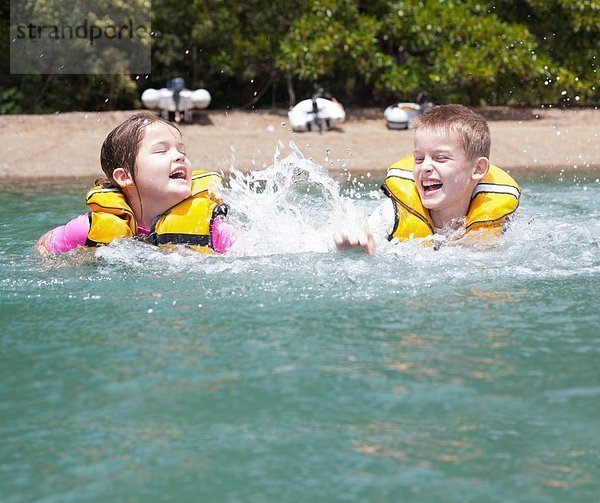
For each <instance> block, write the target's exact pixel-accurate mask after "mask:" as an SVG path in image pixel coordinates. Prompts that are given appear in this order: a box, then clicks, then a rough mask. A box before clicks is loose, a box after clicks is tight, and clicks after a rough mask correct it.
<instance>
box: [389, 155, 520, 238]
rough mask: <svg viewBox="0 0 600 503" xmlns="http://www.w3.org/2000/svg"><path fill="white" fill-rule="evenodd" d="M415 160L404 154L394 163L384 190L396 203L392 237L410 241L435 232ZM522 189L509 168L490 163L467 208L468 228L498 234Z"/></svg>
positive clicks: (517, 204) (517, 201) (466, 226)
mask: <svg viewBox="0 0 600 503" xmlns="http://www.w3.org/2000/svg"><path fill="white" fill-rule="evenodd" d="M413 166H414V159H413V157H412V156H408V157H405V158H404V159H401V160H399V161H398V162H396V163H394V164H392V165H391V166H390V167H389V169H388V172H387V176H386V179H385V184H384V186H383V187H382V189H383V190H384V192H385V193H386V194H387V195H388V196H389V197H390V198H391V199H392V202H393V203H394V212H395V223H394V229H393V231H392V234H391V235H390V237H389V239H390V240H391V239H393V238H398V239H400V240H401V241H407V240H409V239H412V238H424V237H427V236H430V235H431V234H433V233H434V225H433V221H432V220H431V216H430V215H429V210H428V209H427V208H425V207H424V206H423V204H422V203H421V198H420V197H419V193H418V192H417V186H416V184H415V179H414V176H413ZM520 197H521V190H520V188H519V186H518V185H517V182H515V181H514V180H513V178H512V177H511V176H510V175H509V174H508V173H506V171H504V170H502V169H500V168H498V167H497V166H494V165H493V164H490V169H489V171H488V172H487V174H486V175H485V176H484V177H483V179H482V180H481V181H480V182H479V183H478V184H477V185H476V186H475V189H474V190H473V195H472V196H471V203H470V205H469V209H468V211H467V216H466V217H467V218H466V224H465V228H466V231H473V230H475V229H482V228H486V229H490V230H491V231H493V232H494V233H496V234H500V233H501V232H502V229H503V226H504V224H505V222H506V220H507V218H508V217H509V215H511V214H512V213H514V212H515V211H516V209H517V207H518V206H519V198H520Z"/></svg>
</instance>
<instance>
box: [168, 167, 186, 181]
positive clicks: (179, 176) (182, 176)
mask: <svg viewBox="0 0 600 503" xmlns="http://www.w3.org/2000/svg"><path fill="white" fill-rule="evenodd" d="M169 178H170V179H171V180H186V179H187V176H186V173H185V169H183V168H182V169H176V170H175V171H173V173H171V174H170V175H169Z"/></svg>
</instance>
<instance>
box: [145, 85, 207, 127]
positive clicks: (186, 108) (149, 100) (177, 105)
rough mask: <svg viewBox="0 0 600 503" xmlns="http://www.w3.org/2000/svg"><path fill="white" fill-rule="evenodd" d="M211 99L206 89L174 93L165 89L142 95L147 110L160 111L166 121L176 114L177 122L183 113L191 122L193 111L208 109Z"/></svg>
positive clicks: (147, 90) (152, 90)
mask: <svg viewBox="0 0 600 503" xmlns="http://www.w3.org/2000/svg"><path fill="white" fill-rule="evenodd" d="M210 99H211V98H210V93H209V92H208V91H207V90H206V89H196V90H195V91H192V90H190V89H182V90H180V91H174V90H172V89H168V88H166V87H163V88H162V89H146V90H145V91H144V92H143V93H142V103H143V104H144V106H145V107H146V108H149V109H150V110H160V111H161V114H162V116H163V117H164V118H166V119H167V118H168V117H169V112H174V113H175V120H176V121H177V122H179V120H180V118H181V116H180V114H181V113H183V118H184V120H185V121H186V122H191V120H192V110H193V109H195V108H197V109H203V108H206V107H207V106H208V105H210Z"/></svg>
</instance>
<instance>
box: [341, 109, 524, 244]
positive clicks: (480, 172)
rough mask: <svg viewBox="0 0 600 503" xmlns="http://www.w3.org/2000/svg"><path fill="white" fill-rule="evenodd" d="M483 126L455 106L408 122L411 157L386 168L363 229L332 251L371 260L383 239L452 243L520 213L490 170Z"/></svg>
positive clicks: (505, 178) (511, 191)
mask: <svg viewBox="0 0 600 503" xmlns="http://www.w3.org/2000/svg"><path fill="white" fill-rule="evenodd" d="M490 144H491V140H490V130H489V128H488V125H487V123H486V122H485V119H484V118H483V117H481V116H480V115H479V114H476V113H475V112H473V111H471V110H469V109H468V108H466V107H464V106H462V105H441V106H437V107H435V108H433V109H432V110H430V111H429V112H427V113H425V114H424V115H421V116H420V117H418V118H417V119H416V121H415V136H414V150H413V156H412V157H406V158H404V159H401V160H400V161H398V162H396V163H395V164H392V166H390V168H389V169H388V172H387V177H386V180H385V184H384V185H383V187H382V190H383V191H384V192H385V194H386V195H387V196H388V198H389V199H386V200H385V201H384V202H383V203H382V204H381V205H380V206H379V207H378V208H377V209H376V210H375V212H374V213H373V214H372V215H371V216H370V217H369V222H368V223H369V229H368V231H366V232H365V233H359V234H357V235H351V234H338V235H337V236H336V237H335V242H336V246H337V248H338V249H343V248H349V247H361V248H364V250H365V251H366V252H367V253H369V254H372V253H373V252H374V250H375V243H377V242H381V241H382V240H383V239H384V238H385V239H387V240H389V241H391V240H392V239H398V240H400V241H406V240H409V239H412V238H425V237H427V236H431V235H432V234H443V235H445V236H447V237H452V238H458V237H462V236H463V235H464V234H465V233H467V232H469V231H473V230H476V229H482V228H485V229H489V230H491V231H492V232H493V233H494V234H495V235H498V234H500V233H502V230H503V228H504V225H505V224H506V222H507V220H508V217H509V216H510V215H511V214H512V213H514V211H515V210H516V209H517V207H518V205H519V198H520V195H521V192H520V189H519V186H518V185H517V183H516V182H515V181H514V180H513V179H512V177H511V176H510V175H508V174H507V173H506V172H504V171H503V170H501V169H500V168H498V167H496V166H493V165H490V162H489V155H490Z"/></svg>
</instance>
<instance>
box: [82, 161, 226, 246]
mask: <svg viewBox="0 0 600 503" xmlns="http://www.w3.org/2000/svg"><path fill="white" fill-rule="evenodd" d="M220 186H221V176H220V175H219V174H217V173H215V172H214V171H205V170H200V171H194V172H193V173H192V190H191V195H190V196H189V197H187V198H186V199H184V200H183V201H181V202H180V203H178V204H176V205H175V206H173V207H172V208H170V209H168V210H167V211H165V212H164V213H163V214H162V215H158V216H157V217H156V218H155V219H154V222H152V228H151V229H150V234H149V235H148V236H146V237H144V239H145V240H146V241H148V242H149V243H152V244H155V245H161V244H186V245H192V246H193V247H194V248H196V249H198V250H199V251H202V252H207V253H210V252H212V240H211V235H210V228H211V224H212V220H213V218H214V217H215V216H217V215H225V214H227V207H226V206H225V205H224V204H223V203H222V201H220V200H219V199H217V198H216V196H215V195H214V194H213V191H214V190H215V189H216V188H218V187H220ZM86 203H87V205H88V206H89V207H90V209H91V210H92V213H91V215H90V231H89V233H88V236H87V242H86V245H88V246H97V245H100V244H108V243H110V242H111V241H112V240H113V239H117V238H127V237H133V236H137V222H136V219H135V216H134V214H133V210H132V209H131V207H130V206H129V205H128V204H127V200H126V199H125V195H124V194H123V192H122V191H120V190H119V189H113V188H108V189H107V188H104V187H100V186H97V187H93V188H92V189H90V190H89V191H88V193H87V194H86Z"/></svg>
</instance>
